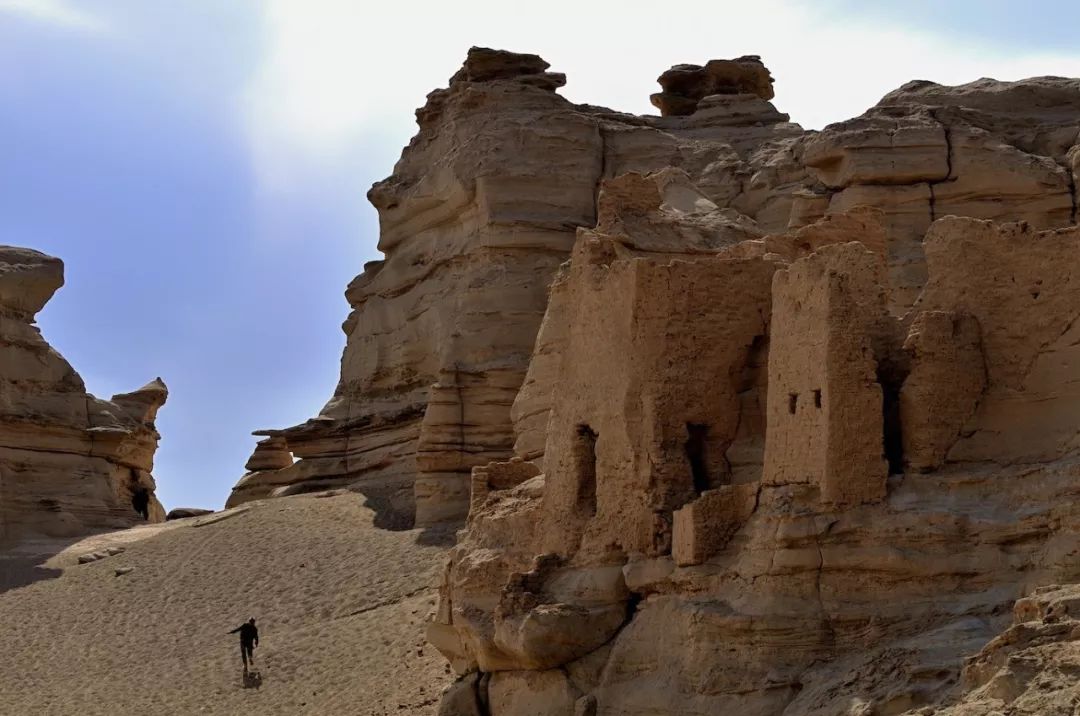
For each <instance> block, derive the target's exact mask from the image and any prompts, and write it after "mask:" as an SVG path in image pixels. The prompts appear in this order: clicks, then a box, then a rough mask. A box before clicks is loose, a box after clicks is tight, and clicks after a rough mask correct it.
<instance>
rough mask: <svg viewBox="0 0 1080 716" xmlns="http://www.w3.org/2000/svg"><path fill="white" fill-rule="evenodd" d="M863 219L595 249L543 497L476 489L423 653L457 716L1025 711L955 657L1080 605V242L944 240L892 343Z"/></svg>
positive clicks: (529, 475)
mask: <svg viewBox="0 0 1080 716" xmlns="http://www.w3.org/2000/svg"><path fill="white" fill-rule="evenodd" d="M649 182H654V183H655V184H657V185H662V184H663V182H664V177H663V175H662V174H655V175H650V176H648V177H643V178H639V177H623V178H621V179H619V180H616V181H615V182H612V183H611V185H612V187H613V189H615V190H613V191H611V192H608V191H607V190H606V188H605V190H604V191H602V193H601V207H602V213H604V212H606V211H608V210H609V209H608V207H607V206H605V204H606V203H607V202H613V203H616V204H617V205H618V206H617V207H615V208H613V209H610V213H612V214H618V213H620V212H621V211H624V210H625V206H626V205H631V206H633V211H634V213H635V214H638V213H639V212H641V210H642V206H641V205H640V204H637V203H636V201H635V200H634V199H632V198H631V199H628V198H627V195H626V192H625V191H623V190H622V188H621V187H620V185H623V184H626V183H649ZM619 207H624V208H622V209H620V208H619ZM716 211H719V210H716ZM714 213H715V212H714ZM645 215H646V216H649V215H651V216H652V217H653V219H652V220H651V221H647V222H646V223H647V224H648V225H649V226H654V227H655V226H662V225H663V224H662V220H661V217H665V218H667V219H669V220H670V219H672V218H673V216H674V215H673V214H672V213H671V212H670V209H669V208H668V207H667V206H666V205H665V204H664V203H663V202H662V201H661V200H659V199H657V201H656V203H655V204H654V206H653V208H652V211H651V212H645ZM873 216H874V215H873V214H863V215H861V216H856V217H845V216H842V215H841V216H834V217H831V218H830V219H829V220H827V221H824V222H823V223H822V225H821V226H816V227H812V228H810V227H808V228H807V229H802V230H799V231H793V232H790V233H787V234H783V235H771V236H768V237H766V238H747V239H745V240H742V241H741V242H739V243H728V242H725V241H723V240H721V239H719V238H714V240H713V241H711V242H706V243H709V244H711V246H712V248H711V250H709V251H700V250H699V248H698V247H697V246H694V245H688V249H687V251H685V252H677V251H675V250H674V249H673V248H672V246H673V244H671V245H669V246H668V247H667V248H666V250H662V251H659V252H652V251H649V250H648V248H649V246H652V245H655V244H644V242H642V243H636V242H637V240H638V239H637V232H635V231H634V230H633V229H631V230H630V231H628V232H626V233H625V234H620V233H619V232H618V231H610V230H609V231H606V232H602V231H601V230H600V229H599V228H598V229H597V230H594V231H583V232H581V233H580V236H579V240H578V243H577V245H576V247H575V249H574V252H573V254H572V258H571V261H570V264H569V266H568V267H567V269H566V270H565V271H564V273H563V274H562V275H561V277H560V280H559V282H557V283H556V287H557V289H558V290H559V291H561V292H562V299H561V300H560V301H558V302H556V301H555V300H554V299H553V301H552V303H551V305H550V306H549V309H548V315H547V316H546V318H545V325H547V324H549V323H551V324H558V325H562V326H564V329H563V331H562V334H561V335H562V338H561V340H560V341H559V342H558V344H557V345H556V346H555V347H553V346H552V345H551V344H550V343H549V344H547V345H545V346H544V347H543V348H544V351H545V359H546V361H547V363H548V364H549V370H548V374H549V375H550V376H552V380H551V381H550V382H549V383H548V385H549V389H550V391H551V396H550V399H549V405H550V406H551V408H550V415H549V419H548V423H547V428H546V444H545V447H544V451H543V459H542V461H540V462H541V464H542V465H543V470H542V471H541V470H540V468H539V467H534V469H533V470H532V471H526V470H523V469H522V468H521V467H520V466H521V465H523V464H528V463H524V462H523V461H520V458H518V460H519V462H516V463H505V464H503V463H495V464H492V465H488V466H486V467H484V468H477V469H476V470H475V471H474V501H473V506H472V510H471V512H470V515H469V520H468V525H467V529H466V531H465V532H463V533H462V535H461V538H460V541H459V544H458V546H457V547H456V548H455V549H454V550H453V552H452V555H451V559H450V562H449V564H448V567H447V571H446V575H445V581H444V584H443V587H442V592H441V594H442V598H441V602H440V608H439V611H438V613H437V615H436V617H435V619H434V621H433V622H432V623H431V625H430V627H429V638H430V640H431V641H432V642H433V643H434V644H435V645H436V647H438V648H439V649H440V650H441V651H442V652H443V653H444V654H445V655H446V656H447V658H448V659H449V660H450V662H451V664H452V665H453V666H454V668H455V669H457V670H458V671H459V673H461V674H463V675H470V674H479V675H480V676H479V677H476V678H474V677H471V676H466V677H465V678H463V680H462V681H460V682H459V683H458V685H456V686H455V687H454V689H453V690H452V691H451V692H450V693H448V695H447V704H448V706H447V709H448V710H446V711H444V713H458V711H453V710H449V709H450V707H449V704H452V703H455V702H456V701H455V700H460V699H461V698H462V696H461V694H462V693H463V692H469V693H475V694H478V695H479V696H478V698H480V700H481V701H482V702H483V703H486V704H487V705H488V709H489V713H490V714H492V716H502V715H503V714H516V713H524V712H528V713H537V714H551V715H552V716H554V715H556V714H580V713H597V714H657V713H661V714H685V713H724V712H727V711H731V710H735V709H738V710H739V712H740V713H749V714H761V715H762V716H764V715H766V714H792V715H794V714H819V715H821V716H824V715H825V714H871V713H907V712H909V711H910V712H911V713H919V714H928V713H935V712H936V709H937V708H939V707H944V706H946V705H948V704H949V703H951V702H953V701H958V702H964V701H965V700H972V699H976V697H974V696H972V692H971V689H973V688H985V687H984V685H985V684H987V683H988V682H989V683H995V684H999V688H1001V687H1000V684H1002V683H1007V682H1008V678H1009V677H1008V676H1007V675H1003V674H1004V672H1003V671H995V669H998V670H1001V669H1004V666H1003V664H1004V661H1003V657H998V656H994V655H993V654H994V653H996V652H994V651H993V650H994V649H1000V647H994V646H989V647H987V649H989V650H991V651H990V652H989V653H990V654H991V656H983V657H979V658H980V659H982V660H983V661H984V662H986V663H987V666H980V667H978V669H976V668H975V667H974V666H969V667H968V668H967V669H966V670H963V667H964V657H965V656H966V655H969V654H973V653H975V652H977V651H978V650H979V648H980V647H981V646H982V644H983V643H986V642H988V641H990V639H991V638H992V637H993V636H994V634H995V633H996V632H997V631H998V630H1000V629H1003V628H1004V627H1005V626H1006V616H1005V615H1006V613H1007V610H1008V607H1009V605H1011V603H1012V601H1013V600H1015V599H1017V598H1019V597H1022V596H1023V595H1024V594H1025V593H1026V592H1027V591H1028V590H1029V589H1031V587H1032V586H1034V585H1038V584H1054V583H1060V582H1068V581H1073V580H1076V579H1078V578H1080V571H1078V570H1077V568H1076V565H1075V564H1074V561H1075V560H1074V559H1073V558H1072V555H1074V554H1075V553H1076V551H1077V550H1080V531H1078V530H1077V525H1080V521H1078V519H1077V516H1076V515H1075V514H1074V512H1075V510H1074V508H1073V507H1072V503H1073V501H1072V500H1071V499H1070V498H1069V497H1068V495H1069V494H1071V493H1072V492H1073V491H1075V490H1076V489H1077V485H1078V484H1080V482H1078V480H1080V472H1078V465H1080V463H1078V462H1077V459H1078V458H1077V448H1078V447H1080V443H1078V442H1077V441H1078V440H1080V421H1078V420H1076V419H1075V416H1074V415H1072V412H1071V410H1072V409H1073V408H1075V406H1076V405H1077V404H1080V401H1077V400H1076V399H1075V397H1074V396H1073V392H1074V386H1075V385H1076V384H1077V383H1078V381H1080V361H1073V360H1071V359H1070V357H1069V353H1068V351H1069V350H1071V349H1070V348H1069V346H1072V344H1073V343H1076V340H1075V339H1073V338H1070V336H1071V331H1073V330H1074V329H1073V325H1074V323H1075V321H1076V319H1077V318H1078V317H1080V302H1078V301H1077V300H1076V297H1074V296H1073V292H1074V291H1075V290H1076V287H1075V285H1074V284H1075V281H1074V280H1073V278H1072V272H1071V271H1070V270H1069V269H1068V268H1066V267H1068V266H1072V265H1073V264H1074V262H1072V261H1070V259H1069V257H1071V256H1072V254H1073V252H1075V251H1076V250H1077V249H1078V247H1080V229H1076V228H1073V229H1067V230H1057V231H1043V232H1040V231H1037V230H1036V229H1035V228H1033V227H1032V226H1030V225H1028V224H1024V223H1019V224H997V223H993V222H989V221H979V220H973V219H961V218H955V217H948V218H943V219H940V220H938V221H937V222H935V223H934V224H933V225H932V226H931V229H930V231H929V233H928V235H927V236H926V239H925V245H926V250H927V256H928V257H929V260H928V272H929V276H928V281H927V284H926V286H925V287H924V289H923V291H922V294H921V297H920V299H919V302H918V303H917V308H916V309H915V310H914V311H912V312H911V313H910V314H909V315H908V316H906V317H904V318H897V317H895V316H892V315H890V314H889V311H888V308H887V306H888V295H887V294H888V280H887V277H886V273H885V270H886V264H885V257H884V256H883V254H882V253H881V252H880V251H877V250H873V249H871V248H868V247H867V246H866V245H864V244H863V243H861V242H860V241H859V238H860V236H861V234H862V231H863V228H858V227H865V226H866V225H867V222H868V221H869V220H870V219H871V218H872V217H873ZM878 216H879V217H880V218H881V220H882V221H885V220H887V219H886V217H884V216H882V215H880V214H879V215H878ZM826 226H829V227H831V229H830V230H828V231H826V230H825V227H826ZM843 226H847V227H849V228H851V229H852V230H851V232H850V233H847V234H846V235H845V233H844V232H843V231H840V230H838V227H843ZM713 232H714V233H713V236H714V237H718V236H719V232H720V229H719V228H718V226H714V228H713ZM671 233H672V234H673V233H674V232H671ZM808 233H809V234H816V235H817V236H819V237H824V236H828V237H831V242H819V243H817V245H816V246H815V247H814V248H813V250H812V251H810V250H809V249H808V248H806V243H805V237H806V235H807V234H808ZM868 233H869V235H870V236H871V237H873V236H879V235H880V233H879V232H875V231H870V232H868ZM871 243H872V244H873V243H875V242H874V240H871ZM643 244H644V245H643ZM770 247H771V248H774V249H780V250H777V251H769V250H768V248H770ZM643 249H644V251H642V250H643ZM785 254H786V257H785ZM1051 255H1052V256H1053V257H1054V259H1050V258H1049V257H1050V256H1051ZM1055 261H1056V262H1057V265H1059V266H1061V268H1060V269H1059V268H1057V267H1056V266H1050V264H1053V263H1054V262H1055ZM1040 265H1042V266H1044V269H1043V270H1037V269H1036V267H1038V266H1040ZM1036 275H1037V276H1036ZM1033 294H1038V295H1037V296H1035V295H1033ZM725 297H727V298H728V299H729V300H724V298H725ZM735 297H737V300H733V299H734V298H735ZM540 349H541V346H540V345H539V344H538V351H539V350H540ZM532 389H533V390H534V391H535V390H536V389H537V385H533V388H532ZM1005 406H1011V407H1010V408H1006V407H1005ZM1036 414H1037V415H1036ZM1006 416H1011V417H1006ZM1033 420H1034V421H1035V425H1031V424H1030V423H1031V422H1032V421H1033ZM909 450H910V452H909ZM504 465H505V467H504ZM513 465H518V466H519V467H515V468H514V469H513V470H510V471H508V468H509V467H510V466H513ZM495 475H499V476H504V475H510V476H512V477H511V478H510V479H508V478H507V477H500V479H497V480H496V479H493V477H492V476H495ZM1060 631H1061V630H1059V632H1060ZM1057 633H1058V632H1055V634H1057ZM1061 633H1063V632H1061ZM979 663H981V662H979ZM1046 668H1049V667H1046ZM1012 688H1013V691H1014V692H1015V694H1024V693H1025V688H1027V687H1022V686H1015V687H1012ZM979 698H984V697H979ZM1013 698H1016V697H1015V696H1014V697H1013ZM979 703H982V701H979ZM957 713H969V712H968V711H957ZM971 713H987V714H988V713H990V711H988V710H985V709H984V710H981V711H972V712H971ZM1032 713H1034V712H1032Z"/></svg>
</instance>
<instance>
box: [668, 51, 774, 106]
mask: <svg viewBox="0 0 1080 716" xmlns="http://www.w3.org/2000/svg"><path fill="white" fill-rule="evenodd" d="M656 81H657V82H658V83H659V84H660V86H661V87H663V88H664V91H663V92H658V93H656V94H654V95H652V97H650V99H651V100H652V103H653V106H654V107H656V108H657V109H659V110H660V113H661V114H662V115H664V116H665V117H667V116H672V115H674V116H684V115H689V114H693V113H694V112H695V110H697V107H698V102H700V101H701V100H703V99H705V98H706V97H709V96H712V95H755V96H757V97H760V98H761V99H764V100H770V99H772V98H773V96H774V92H773V78H772V75H770V74H769V69H768V68H767V67H765V65H764V64H762V62H761V58H760V57H758V56H757V55H747V56H745V57H738V58H736V59H734V60H709V61H708V62H707V63H706V64H705V66H704V67H703V66H701V65H675V66H674V67H672V68H671V69H670V70H668V71H667V72H665V73H664V74H662V75H660V77H658V78H657V80H656Z"/></svg>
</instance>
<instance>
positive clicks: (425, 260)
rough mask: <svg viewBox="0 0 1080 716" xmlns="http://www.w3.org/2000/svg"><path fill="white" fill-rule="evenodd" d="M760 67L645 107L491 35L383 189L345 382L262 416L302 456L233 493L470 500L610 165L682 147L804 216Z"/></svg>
mask: <svg viewBox="0 0 1080 716" xmlns="http://www.w3.org/2000/svg"><path fill="white" fill-rule="evenodd" d="M745 66H746V69H745V70H740V69H739V68H738V67H735V68H734V69H731V68H729V69H728V70H727V71H728V73H729V74H732V75H734V76H735V77H736V78H737V77H738V76H739V75H738V73H739V72H747V73H752V74H753V78H754V79H753V82H750V81H747V82H744V83H743V84H742V85H739V87H740V88H741V89H740V93H738V94H730V95H716V96H710V97H708V98H704V99H702V100H700V102H699V104H698V109H697V111H696V112H695V113H694V114H692V115H691V116H666V117H635V116H631V115H626V114H620V113H617V112H613V111H611V110H608V109H605V108H601V107H593V106H587V105H574V104H572V103H571V102H569V101H567V100H566V99H564V98H563V97H561V96H559V95H558V94H557V93H556V89H557V88H558V87H560V86H561V85H562V84H564V82H565V78H564V77H563V76H562V75H559V74H555V73H551V72H547V67H548V65H547V63H546V62H544V61H543V60H542V59H540V58H539V57H536V56H534V55H516V54H513V53H507V52H497V51H493V50H485V49H481V48H473V49H472V50H471V51H470V52H469V56H468V58H467V59H466V62H465V64H464V66H463V67H462V69H461V70H460V71H459V72H458V73H457V74H455V75H454V77H452V78H451V80H450V86H449V88H447V89H442V90H437V91H435V92H432V93H431V94H430V95H429V96H428V101H427V104H426V105H425V106H424V107H422V108H421V109H420V110H418V111H417V122H418V124H419V126H420V132H419V134H418V135H417V136H416V137H415V138H414V139H413V140H412V142H411V143H410V144H409V146H408V147H407V148H406V149H405V151H404V153H403V154H402V157H401V160H400V161H399V162H398V164H397V166H396V167H395V168H394V173H393V175H392V176H391V177H389V178H388V179H386V180H384V181H382V182H380V183H378V184H376V185H375V186H374V187H373V188H372V190H371V191H370V192H369V194H368V198H369V199H370V200H371V202H372V203H373V204H374V205H375V207H376V208H377V209H378V211H379V217H380V228H381V233H380V239H379V249H380V250H382V251H383V252H384V253H385V254H386V259H385V260H384V261H377V262H372V263H370V264H368V265H367V266H365V268H364V273H363V274H361V275H360V276H359V277H358V278H357V279H356V280H355V281H354V282H353V283H352V285H350V286H349V289H348V291H347V293H346V297H347V298H348V300H349V303H350V305H351V306H352V309H353V310H352V313H351V314H350V316H349V318H348V320H347V321H346V322H345V325H344V330H345V333H346V335H347V336H348V342H347V346H346V348H345V354H344V356H343V358H342V363H341V381H340V383H339V384H338V387H337V390H336V391H335V395H334V397H333V398H332V399H331V400H330V402H329V403H327V405H326V407H325V408H324V409H323V411H322V412H321V413H320V415H319V416H317V417H316V418H313V419H312V420H309V421H308V422H307V423H305V424H303V425H299V426H296V427H293V428H288V429H285V430H271V431H262V432H260V433H258V434H260V435H265V436H269V437H272V438H275V439H277V440H279V441H284V443H285V445H287V450H288V451H289V452H291V453H292V455H294V456H295V457H297V458H299V460H298V461H297V462H296V463H295V464H291V465H289V466H287V467H283V468H278V469H259V470H250V471H249V473H248V474H247V475H245V476H244V478H243V479H242V480H241V481H240V483H239V484H238V485H237V486H236V489H235V490H234V492H233V495H232V496H231V497H230V500H229V504H230V505H235V504H239V503H241V502H243V501H246V500H249V499H254V498H259V497H266V496H270V495H285V494H292V493H295V492H303V491H309V490H318V489H325V488H327V487H333V486H340V485H354V486H356V487H357V488H359V489H362V490H363V491H364V492H365V494H367V495H368V497H369V498H370V499H371V500H372V502H373V504H378V505H380V506H381V507H382V509H383V512H384V515H386V517H384V519H385V520H386V521H387V522H394V521H401V520H404V521H405V522H409V521H412V519H413V517H414V515H415V519H416V521H417V522H419V523H421V524H427V523H431V522H436V521H440V520H445V519H461V518H463V517H464V515H465V513H466V511H467V505H468V499H469V489H468V483H469V471H470V470H471V468H472V467H474V466H476V465H483V464H485V463H487V462H489V461H491V460H493V459H499V458H506V457H509V456H510V455H511V454H512V450H513V446H514V441H515V434H514V428H513V422H512V420H511V406H512V404H513V402H514V399H515V397H516V396H517V393H518V389H519V387H520V386H521V383H522V380H523V379H524V376H525V372H526V369H527V368H528V365H529V359H530V356H531V354H532V349H533V344H534V342H535V339H536V334H537V331H538V329H539V326H540V322H541V320H542V318H543V315H544V310H545V307H546V305H547V296H548V284H549V283H550V281H551V279H552V277H553V276H554V274H555V272H556V270H557V268H558V266H559V264H561V263H562V262H563V261H564V260H565V259H566V257H567V256H568V255H569V252H570V249H571V247H572V245H573V243H574V239H575V232H576V230H577V228H579V227H587V226H593V225H595V224H596V221H597V213H596V196H597V192H598V191H599V186H600V182H601V181H602V180H604V179H605V178H611V177H615V176H618V175H620V174H623V173H625V172H627V171H650V170H659V169H662V168H664V167H667V166H677V167H679V168H680V169H682V170H683V171H684V172H685V173H686V174H687V175H688V176H689V177H690V178H692V180H693V182H694V183H695V184H696V185H697V187H698V188H699V189H700V191H701V192H702V193H703V194H704V196H705V197H707V198H708V199H709V200H710V201H712V202H715V203H716V204H718V205H722V206H729V205H730V206H736V207H738V209H739V210H740V211H741V212H743V213H744V214H745V215H746V216H748V217H752V218H756V219H757V224H758V226H757V227H754V228H750V229H749V231H751V232H761V231H764V230H768V229H782V228H784V227H785V226H786V225H787V222H788V215H789V213H790V209H789V206H790V204H791V201H792V199H791V196H790V193H791V187H793V186H795V185H796V184H797V183H798V182H799V181H800V180H802V179H804V178H805V176H806V172H805V170H803V169H802V168H801V166H799V165H798V164H797V162H795V161H794V160H793V159H790V158H789V156H788V155H789V154H790V152H791V147H792V144H793V143H795V142H797V141H798V138H799V137H801V136H802V134H803V132H802V130H801V129H800V128H799V127H798V126H797V125H792V124H790V123H788V122H787V119H788V118H787V116H786V115H783V114H781V113H779V112H777V111H776V109H775V108H774V107H773V106H772V105H771V104H770V103H769V102H768V101H766V99H764V98H763V95H767V96H771V95H772V90H771V80H767V79H766V78H767V77H768V73H767V71H764V70H763V68H761V67H760V63H756V64H755V63H752V62H750V63H745ZM763 71H764V76H763V75H762V72H763ZM714 81H716V82H720V81H721V80H714ZM766 89H767V91H766ZM755 92H757V94H755ZM751 223H752V222H751ZM526 412H528V411H526ZM533 412H534V413H535V411H533ZM540 412H542V410H541V411H540ZM522 417H523V419H528V417H529V416H528V415H524V416H522ZM279 444H280V443H279Z"/></svg>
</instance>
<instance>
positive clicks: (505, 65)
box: [450, 47, 566, 91]
mask: <svg viewBox="0 0 1080 716" xmlns="http://www.w3.org/2000/svg"><path fill="white" fill-rule="evenodd" d="M550 66H551V65H549V64H548V63H547V62H546V61H545V60H544V59H543V58H542V57H540V56H539V55H530V54H520V53H517V52H509V51H507V50H493V49H491V48H489V47H471V48H469V54H468V55H467V56H466V58H465V64H463V65H462V66H461V69H460V70H458V71H457V72H456V73H455V74H454V76H453V77H451V78H450V84H454V83H456V82H491V81H493V80H521V79H524V80H526V81H527V82H529V83H530V84H536V85H537V86H540V87H544V88H546V89H550V90H552V91H554V90H555V89H556V88H558V87H562V86H563V85H564V84H566V75H563V74H560V73H555V72H548V71H547V68H548V67H550Z"/></svg>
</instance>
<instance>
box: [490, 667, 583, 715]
mask: <svg viewBox="0 0 1080 716" xmlns="http://www.w3.org/2000/svg"><path fill="white" fill-rule="evenodd" d="M488 694H489V697H488V698H489V704H490V706H489V709H490V713H491V716H573V714H574V703H575V702H576V701H577V697H578V693H577V692H576V690H575V689H574V687H573V686H572V685H571V684H570V681H569V680H568V679H567V678H566V674H565V673H563V672H562V671H503V672H499V673H497V674H493V675H492V677H491V684H490V686H488Z"/></svg>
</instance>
